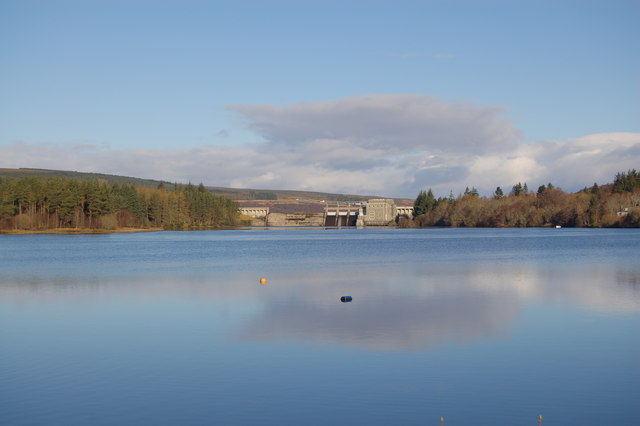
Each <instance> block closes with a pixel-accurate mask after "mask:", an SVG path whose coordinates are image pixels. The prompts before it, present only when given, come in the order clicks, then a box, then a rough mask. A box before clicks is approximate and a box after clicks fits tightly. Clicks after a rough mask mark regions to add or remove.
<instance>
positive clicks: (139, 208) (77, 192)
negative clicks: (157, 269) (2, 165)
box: [0, 176, 238, 231]
mask: <svg viewBox="0 0 640 426" xmlns="http://www.w3.org/2000/svg"><path fill="white" fill-rule="evenodd" d="M237 224H238V204H237V203H236V202H235V201H232V200H229V199H227V198H224V197H221V196H218V195H213V194H211V193H209V192H207V190H206V189H205V187H204V186H203V185H202V184H200V185H199V186H197V187H196V186H194V185H192V184H188V185H173V186H172V189H171V190H169V189H166V188H165V187H164V185H163V184H162V183H161V184H160V185H158V187H157V188H148V187H142V186H135V185H132V184H122V183H108V182H107V181H105V180H99V179H94V180H77V179H67V178H58V177H56V178H44V177H33V176H31V177H22V178H7V177H0V230H4V231H7V230H13V231H18V230H22V231H46V230H53V229H63V230H65V229H66V230H72V229H88V230H95V231H99V230H104V231H114V230H122V229H126V228H129V229H176V230H179V229H202V228H213V227H223V226H234V225H237Z"/></svg>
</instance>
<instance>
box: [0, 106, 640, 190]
mask: <svg viewBox="0 0 640 426" xmlns="http://www.w3.org/2000/svg"><path fill="white" fill-rule="evenodd" d="M230 109H232V110H233V111H236V112H237V113H238V114H240V115H241V116H242V117H243V118H244V120H245V121H246V123H247V126H249V127H250V128H251V129H253V130H254V131H255V132H257V133H258V134H259V136H261V137H262V139H263V140H264V141H263V142H259V143H246V144H244V145H240V146H228V145H225V146H214V145H207V146H200V147H192V148H176V149H168V150H167V149H152V150H150V149H120V150H113V149H109V148H108V147H106V146H104V145H91V144H87V143H84V144H55V143H40V144H32V143H13V144H10V145H6V146H4V147H0V167H36V168H49V169H64V170H80V171H92V172H101V173H111V174H123V175H128V176H137V177H145V178H156V179H164V180H169V181H179V182H187V181H191V182H194V183H199V182H203V183H205V184H207V185H215V186H233V187H251V188H260V189H269V188H272V189H304V190H316V191H327V192H341V193H357V194H372V195H383V196H405V197H411V198H412V197H414V196H415V194H417V192H418V191H419V190H420V189H423V188H428V187H431V188H433V190H434V192H435V193H436V194H437V195H447V194H449V191H450V190H453V191H454V193H458V192H461V191H462V190H463V189H464V188H465V187H466V186H469V187H471V186H475V187H476V188H478V189H479V190H480V191H481V192H483V193H486V194H489V193H491V192H492V191H493V190H494V189H495V187H496V186H502V187H503V188H509V187H510V185H513V184H514V183H516V182H527V183H528V184H529V187H530V188H534V187H535V186H537V185H539V184H543V183H547V182H552V183H553V184H554V185H556V186H559V187H562V188H563V189H565V190H567V191H573V190H577V189H580V188H582V187H584V186H586V185H591V184H592V183H593V182H598V183H600V184H602V183H607V182H611V181H612V180H613V177H614V176H615V173H617V172H618V171H625V170H628V169H631V168H638V167H639V166H640V161H639V160H640V133H603V134H593V135H587V136H584V137H581V138H576V139H570V140H564V141H539V142H535V143H531V144H524V143H521V142H520V136H519V134H520V132H519V130H518V129H516V128H515V127H514V126H513V125H512V124H511V123H510V122H509V120H508V119H507V118H505V117H504V112H505V111H506V108H504V107H500V106H475V105H471V104H468V103H463V102H457V103H447V102H444V101H442V100H438V99H435V98H431V97H427V96H422V95H368V96H359V97H353V98H344V99H338V100H334V101H324V102H310V103H304V104H294V105H288V106H273V105H244V106H234V107H230ZM256 139H258V138H256Z"/></svg>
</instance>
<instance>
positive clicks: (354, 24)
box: [0, 0, 640, 197]
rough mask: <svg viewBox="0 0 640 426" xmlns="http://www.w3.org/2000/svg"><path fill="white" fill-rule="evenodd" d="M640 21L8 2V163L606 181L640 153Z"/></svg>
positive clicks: (281, 4)
mask: <svg viewBox="0 0 640 426" xmlns="http://www.w3.org/2000/svg"><path fill="white" fill-rule="evenodd" d="M639 21H640V2H638V1H616V0H609V1H604V0H603V1H588V0H587V1H584V0H583V1H562V0H556V1H544V0H538V1H528V0H526V1H516V0H513V1H480V0H477V1H428V0H426V1H402V0H398V1H376V0H370V1H348V0H343V1H331V0H324V1H313V0H310V1H304V0H299V1H267V0H263V1H242V0H236V1H194V0H182V1H169V0H165V1H163V0H155V1H144V0H128V1H119V0H112V1H107V0H75V1H73V0H68V1H63V0H47V1H45V0H40V1H30V0H19V1H17V0H16V1H14V0H0V40H1V41H0V66H1V69H2V71H0V94H1V95H0V167H42V168H54V169H72V170H83V171H97V172H104V173H117V174H126V175H130V176H139V177H149V178H157V179H167V180H178V181H193V182H200V181H202V182H203V183H205V184H207V185H217V186H250V187H258V188H280V189H308V190H318V191H331V192H357V193H376V194H380V195H388V196H408V197H413V196H415V193H416V191H417V190H419V189H421V188H427V187H432V188H434V189H435V190H436V192H438V191H439V192H441V193H442V194H443V195H444V194H448V193H449V190H453V191H454V192H459V191H462V190H464V188H465V187H466V186H476V187H478V188H479V189H481V190H482V191H491V190H492V189H495V186H497V185H502V186H503V187H504V186H506V187H510V185H512V184H514V183H515V182H517V181H519V180H526V181H529V184H530V186H532V187H533V186H534V185H537V184H541V183H546V182H548V181H553V182H554V183H556V184H557V185H559V186H561V187H563V188H565V189H566V190H575V189H578V188H580V187H583V186H585V185H589V184H591V183H593V182H594V181H598V182H600V183H606V182H610V181H611V180H612V178H613V176H614V175H615V173H616V172H617V171H620V170H626V169H628V168H631V167H636V168H637V167H640V161H639V160H640V133H639V132H640V42H639V41H640V25H638V22H639ZM347 118H348V120H347ZM347 121H348V123H347ZM305 123H306V124H305ZM310 123H313V125H311V124H310ZM398 141H402V142H398ZM489 171H490V172H489Z"/></svg>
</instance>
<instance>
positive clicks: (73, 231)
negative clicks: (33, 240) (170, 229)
mask: <svg viewBox="0 0 640 426" xmlns="http://www.w3.org/2000/svg"><path fill="white" fill-rule="evenodd" d="M160 231H165V229H163V228H118V229H92V228H53V229H34V230H29V229H0V235H38V234H52V235H90V234H123V233H134V232H160Z"/></svg>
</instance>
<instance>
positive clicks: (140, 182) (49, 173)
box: [0, 168, 406, 202]
mask: <svg viewBox="0 0 640 426" xmlns="http://www.w3.org/2000/svg"><path fill="white" fill-rule="evenodd" d="M27 176H39V177H60V178H68V179H81V180H93V179H99V180H104V181H106V182H109V183H120V184H131V185H137V186H145V187H150V188H157V187H158V186H160V185H162V186H164V187H165V188H167V189H173V187H174V185H175V183H172V182H168V181H162V180H155V179H142V178H136V177H129V176H118V175H109V174H103V173H88V172H75V171H64V170H47V169H2V168H0V177H14V178H20V177H27ZM184 184H185V183H178V185H184ZM205 188H206V189H207V191H209V192H211V193H213V194H216V195H221V196H224V197H226V198H229V199H232V200H238V201H250V200H274V201H275V200H281V201H312V202H317V201H345V202H347V201H364V200H367V199H369V198H381V197H380V196H378V195H356V194H333V193H326V192H313V191H292V190H279V189H249V188H223V187H217V186H205ZM405 201H406V200H405Z"/></svg>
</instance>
